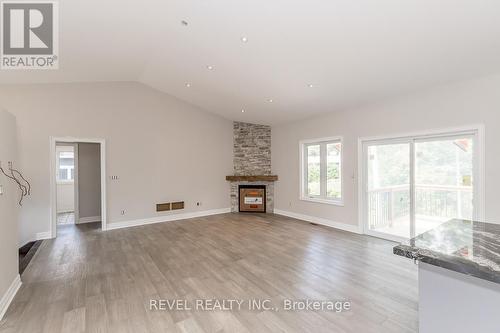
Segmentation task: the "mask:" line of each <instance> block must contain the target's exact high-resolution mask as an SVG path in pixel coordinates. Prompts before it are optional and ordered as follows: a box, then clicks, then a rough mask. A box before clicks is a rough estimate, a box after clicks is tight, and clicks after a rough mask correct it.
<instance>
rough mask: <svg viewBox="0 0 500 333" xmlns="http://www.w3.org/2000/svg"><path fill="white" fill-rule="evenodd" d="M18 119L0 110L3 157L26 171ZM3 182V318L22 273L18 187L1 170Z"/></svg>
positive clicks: (0, 197)
mask: <svg viewBox="0 0 500 333" xmlns="http://www.w3.org/2000/svg"><path fill="white" fill-rule="evenodd" d="M16 141H17V139H16V119H15V118H14V116H13V115H11V114H10V113H8V112H5V111H2V110H0V161H1V163H2V168H3V169H4V170H5V171H6V172H8V171H7V167H8V165H7V163H8V162H9V161H12V162H14V168H16V169H18V170H20V171H23V170H22V168H19V165H18V164H17V146H16V145H17V144H16ZM0 185H2V186H3V192H4V194H3V195H0V319H1V317H2V312H3V311H4V310H5V307H6V306H7V305H8V304H6V303H4V302H8V301H9V300H8V298H9V296H8V295H6V293H7V291H8V290H9V287H10V286H11V284H12V282H13V281H14V279H15V278H16V277H17V276H18V274H19V266H18V247H17V245H18V244H17V235H18V228H17V220H18V203H17V201H18V200H19V188H18V187H17V185H16V184H15V183H14V182H13V181H12V180H10V179H8V178H7V177H5V176H4V175H3V174H2V173H0Z"/></svg>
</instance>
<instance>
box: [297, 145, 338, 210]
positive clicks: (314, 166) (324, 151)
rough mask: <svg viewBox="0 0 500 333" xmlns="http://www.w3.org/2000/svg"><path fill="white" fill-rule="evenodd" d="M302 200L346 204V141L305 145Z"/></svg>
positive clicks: (302, 165)
mask: <svg viewBox="0 0 500 333" xmlns="http://www.w3.org/2000/svg"><path fill="white" fill-rule="evenodd" d="M300 145H301V154H302V163H301V175H302V177H301V178H302V180H301V189H302V190H301V200H308V201H315V202H323V203H329V204H339V205H342V204H343V200H342V139H341V138H327V139H318V140H310V141H302V142H301V144H300Z"/></svg>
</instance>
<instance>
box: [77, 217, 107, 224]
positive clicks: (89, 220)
mask: <svg viewBox="0 0 500 333" xmlns="http://www.w3.org/2000/svg"><path fill="white" fill-rule="evenodd" d="M92 222H101V217H100V216H88V217H80V218H79V219H78V222H77V224H80V223H92Z"/></svg>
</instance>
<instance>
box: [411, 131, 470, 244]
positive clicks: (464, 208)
mask: <svg viewBox="0 0 500 333" xmlns="http://www.w3.org/2000/svg"><path fill="white" fill-rule="evenodd" d="M473 144H474V142H473V139H472V138H471V137H463V138H440V139H436V140H432V141H419V142H416V143H415V232H416V234H417V235H419V234H421V233H424V232H426V231H427V230H430V229H433V228H436V227H437V226H438V225H439V224H441V223H444V222H446V221H449V220H450V219H454V218H459V219H468V220H469V219H472V218H473V212H474V209H473V201H472V199H473V196H472V194H473V192H474V191H473V183H474V179H473V160H474V156H473V151H474V149H473Z"/></svg>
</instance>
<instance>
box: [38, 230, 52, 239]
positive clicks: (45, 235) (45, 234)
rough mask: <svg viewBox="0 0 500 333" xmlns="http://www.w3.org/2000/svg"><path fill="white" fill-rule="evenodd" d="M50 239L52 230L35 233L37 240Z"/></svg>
mask: <svg viewBox="0 0 500 333" xmlns="http://www.w3.org/2000/svg"><path fill="white" fill-rule="evenodd" d="M43 239H50V231H45V232H37V233H36V235H35V240H37V241H38V240H43Z"/></svg>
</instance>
